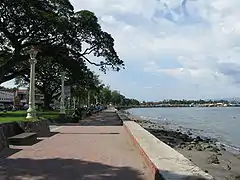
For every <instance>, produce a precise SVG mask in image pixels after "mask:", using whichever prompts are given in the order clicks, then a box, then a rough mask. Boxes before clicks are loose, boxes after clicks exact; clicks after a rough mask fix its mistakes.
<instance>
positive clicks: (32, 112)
mask: <svg viewBox="0 0 240 180" xmlns="http://www.w3.org/2000/svg"><path fill="white" fill-rule="evenodd" d="M37 53H38V50H37V49H34V48H32V49H31V50H30V51H29V54H30V60H29V62H30V66H31V67H30V68H31V69H30V85H29V86H30V87H29V103H28V106H29V107H28V110H27V117H26V118H27V119H32V118H36V108H35V65H36V63H37V60H36V56H37Z"/></svg>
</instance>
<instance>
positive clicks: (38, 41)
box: [0, 0, 124, 83]
mask: <svg viewBox="0 0 240 180" xmlns="http://www.w3.org/2000/svg"><path fill="white" fill-rule="evenodd" d="M0 16H1V18H0V57H1V58H0V83H2V82H5V81H8V80H10V79H13V78H15V77H17V76H19V75H25V74H26V73H28V66H24V63H23V62H26V61H27V60H28V59H29V55H28V53H27V51H28V50H29V48H31V47H32V46H37V47H38V48H39V49H40V50H41V52H40V53H39V54H38V58H37V59H44V58H41V57H40V56H42V57H52V58H53V59H54V60H55V61H56V62H57V63H59V64H61V65H62V66H64V67H65V68H68V69H69V70H71V68H72V67H73V66H74V65H75V64H79V66H81V65H82V66H86V64H85V62H88V63H90V64H93V65H96V66H99V67H100V69H101V70H103V71H106V70H107V67H111V68H112V69H113V70H116V71H118V70H120V68H121V67H123V66H124V64H123V61H122V60H120V59H119V57H118V56H117V53H116V52H115V50H114V39H113V38H112V37H111V35H110V34H108V33H106V32H104V31H102V30H101V27H100V25H99V23H98V21H97V17H96V16H95V15H94V13H92V12H90V11H86V10H83V11H79V12H76V13H74V10H73V7H72V5H71V3H70V2H69V1H68V0H19V1H15V0H2V1H1V2H0ZM83 47H87V48H85V49H84V48H83ZM90 54H92V55H94V56H96V57H102V59H103V61H100V62H99V63H96V62H93V61H91V60H90V59H89V55H90Z"/></svg>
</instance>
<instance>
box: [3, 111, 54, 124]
mask: <svg viewBox="0 0 240 180" xmlns="http://www.w3.org/2000/svg"><path fill="white" fill-rule="evenodd" d="M26 115H27V112H26V111H15V112H12V111H8V112H7V113H4V112H0V123H4V122H12V121H26ZM58 115H59V112H57V111H46V112H37V116H38V117H41V118H47V119H50V118H51V119H57V118H58Z"/></svg>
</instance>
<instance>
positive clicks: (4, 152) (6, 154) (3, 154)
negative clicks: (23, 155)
mask: <svg viewBox="0 0 240 180" xmlns="http://www.w3.org/2000/svg"><path fill="white" fill-rule="evenodd" d="M21 150H22V149H12V148H5V149H4V150H2V151H1V152H0V159H1V158H7V157H9V156H11V155H13V154H15V153H18V152H19V151H21Z"/></svg>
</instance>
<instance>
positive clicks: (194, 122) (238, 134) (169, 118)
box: [128, 107, 240, 151]
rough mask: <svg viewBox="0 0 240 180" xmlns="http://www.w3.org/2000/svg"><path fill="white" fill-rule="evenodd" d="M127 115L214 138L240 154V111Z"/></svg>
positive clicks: (163, 111) (163, 110)
mask: <svg viewBox="0 0 240 180" xmlns="http://www.w3.org/2000/svg"><path fill="white" fill-rule="evenodd" d="M128 112H130V113H131V114H133V115H136V116H140V117H141V118H143V119H148V120H152V121H155V122H158V123H160V124H163V125H165V126H166V127H168V128H170V129H181V130H182V131H185V132H188V131H191V132H192V133H193V134H194V135H199V136H202V137H211V138H214V139H216V140H217V141H219V142H221V143H223V144H225V145H227V146H229V148H231V149H234V150H237V151H240V108H237V107H234V108H232V107H218V108H195V107H193V108H136V109H130V110H128Z"/></svg>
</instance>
